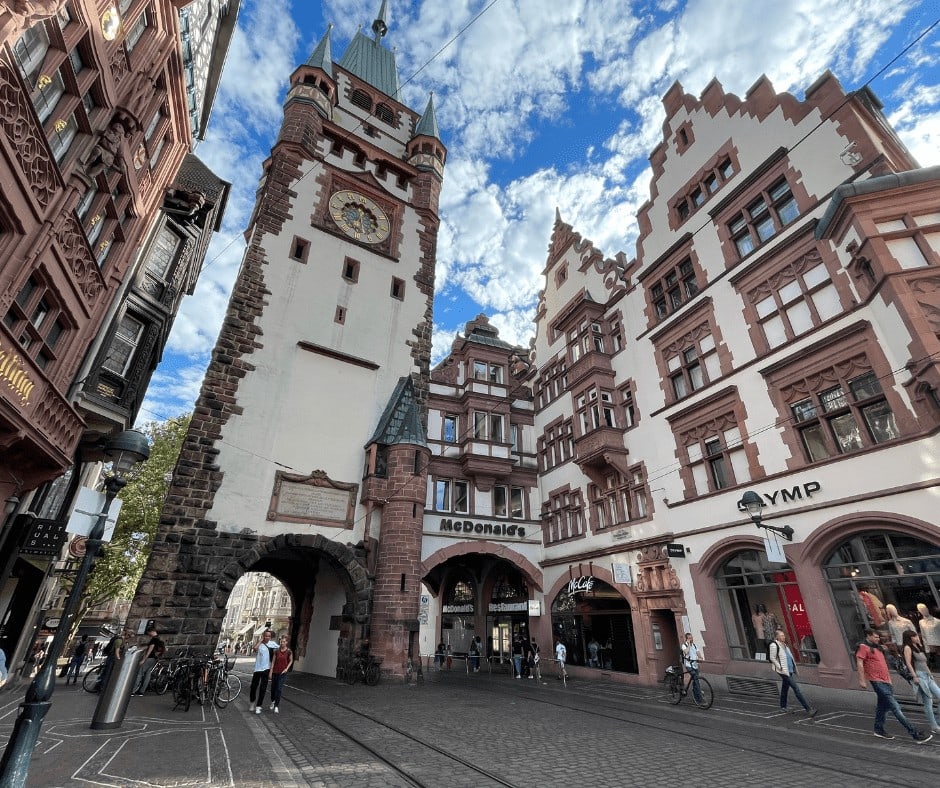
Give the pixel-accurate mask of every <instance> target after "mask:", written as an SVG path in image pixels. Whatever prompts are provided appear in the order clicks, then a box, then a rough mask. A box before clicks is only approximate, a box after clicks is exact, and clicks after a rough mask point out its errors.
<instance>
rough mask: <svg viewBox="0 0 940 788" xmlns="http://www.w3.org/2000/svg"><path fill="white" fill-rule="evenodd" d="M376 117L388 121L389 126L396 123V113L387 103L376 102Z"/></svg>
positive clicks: (384, 121)
mask: <svg viewBox="0 0 940 788" xmlns="http://www.w3.org/2000/svg"><path fill="white" fill-rule="evenodd" d="M375 117H376V118H378V119H379V120H380V121H382V122H383V123H387V124H388V125H389V126H394V125H395V113H393V112H392V110H391V108H390V107H389V106H388V105H387V104H376V107H375Z"/></svg>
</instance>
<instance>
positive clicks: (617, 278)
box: [468, 208, 637, 327]
mask: <svg viewBox="0 0 940 788" xmlns="http://www.w3.org/2000/svg"><path fill="white" fill-rule="evenodd" d="M568 249H572V250H573V251H574V253H575V254H576V255H577V256H578V270H579V271H581V272H582V273H583V272H585V271H587V269H588V268H589V267H590V266H592V265H593V266H594V270H595V271H597V272H598V273H600V274H602V275H603V276H604V286H605V287H606V289H607V290H608V291H609V292H610V295H615V294H617V293H619V292H620V291H622V290H625V289H626V288H627V287H628V286H629V284H630V283H629V275H630V274H631V273H632V272H633V270H634V269H635V268H636V266H637V263H636V261H635V260H633V261H628V260H627V256H626V255H625V254H624V253H623V252H617V254H616V255H614V257H613V258H610V257H605V256H604V253H603V252H602V251H601V250H600V249H598V248H597V247H596V246H594V244H593V242H592V241H590V240H589V239H587V238H584V237H583V236H582V235H581V234H580V233H577V232H575V230H574V228H572V226H571V225H570V224H568V223H567V222H565V221H563V220H562V218H561V212H560V211H559V210H558V208H555V225H554V227H553V228H552V237H551V240H550V241H549V244H548V260H547V262H546V264H545V269H544V270H543V271H542V273H543V275H547V274H548V272H549V271H550V270H551V269H552V268H553V267H554V265H555V263H557V262H558V261H559V260H560V259H561V258H562V256H563V255H564V254H565V252H567V251H568ZM542 296H543V292H542V291H540V292H539V310H540V309H541V308H542V302H543V300H544V299H543V298H542ZM537 311H538V310H537ZM468 327H469V324H468Z"/></svg>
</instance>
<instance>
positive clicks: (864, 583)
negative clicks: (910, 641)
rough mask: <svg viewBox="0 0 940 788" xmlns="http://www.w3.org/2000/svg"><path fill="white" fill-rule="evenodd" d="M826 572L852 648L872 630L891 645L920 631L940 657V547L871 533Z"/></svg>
mask: <svg viewBox="0 0 940 788" xmlns="http://www.w3.org/2000/svg"><path fill="white" fill-rule="evenodd" d="M824 571H825V572H826V577H827V578H828V580H829V587H830V588H831V589H832V596H833V599H834V600H835V603H836V613H837V614H838V616H839V620H840V622H841V623H842V631H843V634H844V635H845V638H846V645H847V646H848V647H849V649H852V650H854V647H855V645H857V644H858V643H859V642H860V641H861V640H863V639H864V631H865V630H866V629H877V630H878V631H879V632H881V639H882V643H884V644H885V645H889V646H890V645H891V644H898V645H899V644H900V641H901V636H902V634H903V633H904V630H906V629H914V630H915V631H917V630H919V631H920V635H921V639H922V640H923V643H924V645H925V646H926V647H927V650H928V651H931V652H932V653H934V654H937V655H940V618H937V617H938V616H940V546H938V545H936V544H929V543H928V542H925V541H922V540H921V539H917V538H915V537H912V536H905V535H903V534H899V533H893V532H886V531H867V532H864V533H860V534H857V535H856V536H853V537H851V538H850V539H847V540H846V541H844V542H843V543H842V544H840V545H839V546H838V547H837V548H836V549H835V550H834V551H833V552H832V554H831V555H830V556H829V558H828V560H827V561H826V562H825V565H824Z"/></svg>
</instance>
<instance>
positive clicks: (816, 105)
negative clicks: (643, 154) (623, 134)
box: [637, 71, 846, 260]
mask: <svg viewBox="0 0 940 788" xmlns="http://www.w3.org/2000/svg"><path fill="white" fill-rule="evenodd" d="M845 98H846V94H845V91H844V90H843V88H842V85H841V83H840V82H839V80H838V79H837V78H836V77H835V75H834V74H833V73H832V72H831V71H826V72H825V73H824V74H823V75H822V76H821V77H820V78H819V79H817V80H816V82H814V83H813V84H812V85H810V87H809V88H807V90H806V91H805V100H803V101H800V100H799V99H798V98H796V96H794V95H793V94H792V93H787V92H783V93H777V92H776V91H775V90H774V87H773V84H772V83H771V81H770V79H769V78H768V77H767V75H766V74H761V76H760V77H759V78H758V79H757V81H756V82H754V84H753V85H751V87H750V88H748V91H747V93H746V94H745V96H744V98H743V99H741V98H740V97H739V96H737V95H736V94H734V93H726V92H725V89H724V87H723V86H722V84H721V82H720V81H719V80H718V79H717V77H716V78H714V79H712V80H711V82H709V83H708V84H707V85H706V86H705V89H704V90H703V91H702V93H701V95H700V96H699V98H695V96H692V95H691V94H689V93H686V92H685V89H684V88H683V87H682V83H681V82H679V81H678V80H677V81H675V82H674V83H673V84H672V87H670V88H669V90H667V91H666V93H665V95H664V96H663V108H664V109H665V111H666V118H665V120H664V121H663V127H662V128H663V139H662V142H660V143H659V144H658V145H657V146H656V147H655V148H653V150H652V152H651V153H650V155H649V162H650V168H651V169H652V171H653V177H652V179H651V180H650V197H649V199H648V200H647V201H646V202H645V203H643V205H642V206H640V210H639V211H638V212H637V223H638V224H639V227H640V234H639V237H638V238H637V259H638V260H642V258H643V239H644V238H645V237H646V236H647V235H649V233H650V231H651V230H652V226H651V223H650V220H649V212H650V209H651V208H652V206H653V203H654V202H655V201H656V198H657V197H659V186H658V181H659V179H660V177H661V176H662V175H663V173H664V171H665V168H666V161H667V159H669V157H670V156H677V155H678V156H681V155H682V153H683V152H684V150H687V149H688V148H690V147H692V145H694V139H693V140H692V141H691V142H689V143H688V144H687V145H686V146H685V147H684V148H683V149H682V150H680V143H679V140H678V136H679V134H678V132H679V129H680V128H681V127H685V128H687V129H690V130H694V125H693V126H691V127H690V126H688V116H690V115H692V114H694V113H695V112H698V111H703V112H704V113H705V114H707V115H708V116H709V117H711V118H716V117H717V116H718V115H719V113H721V114H723V115H725V116H726V117H733V116H735V115H739V116H749V117H752V118H754V119H756V120H757V121H758V122H762V121H763V120H765V119H766V118H767V117H768V116H769V115H770V114H771V113H773V112H775V111H776V110H778V109H779V110H780V111H781V113H782V115H783V117H784V118H786V119H787V120H789V121H790V122H791V123H792V124H793V125H794V126H795V125H796V124H798V123H800V122H801V121H803V120H804V119H805V118H806V117H807V116H808V115H809V114H810V113H812V112H818V113H819V114H820V116H821V117H829V116H830V115H832V113H834V112H835V111H836V110H837V109H838V107H839V105H840V103H841V102H844V100H845ZM680 113H681V114H682V120H681V122H679V121H677V119H676V116H677V115H679V114H680Z"/></svg>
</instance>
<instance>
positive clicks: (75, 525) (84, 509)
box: [65, 487, 121, 542]
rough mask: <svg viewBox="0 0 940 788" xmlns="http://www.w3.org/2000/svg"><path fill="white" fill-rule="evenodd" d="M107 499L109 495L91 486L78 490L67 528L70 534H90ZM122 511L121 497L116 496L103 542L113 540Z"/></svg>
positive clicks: (105, 526)
mask: <svg viewBox="0 0 940 788" xmlns="http://www.w3.org/2000/svg"><path fill="white" fill-rule="evenodd" d="M106 499H107V496H106V495H105V494H104V493H103V492H98V491H97V490H93V489H91V487H82V488H81V489H80V490H79V491H78V498H77V500H76V501H75V508H74V509H73V510H72V514H71V515H70V516H69V522H68V525H67V526H66V527H65V530H66V531H67V532H68V533H70V534H76V535H78V536H89V535H90V534H91V529H92V528H93V527H94V525H95V521H96V520H97V519H98V517H99V516H100V515H101V511H102V509H104V503H105V500H106ZM120 513H121V499H120V498H115V499H114V500H113V501H111V506H110V508H109V509H108V516H107V519H106V520H105V524H104V536H103V537H102V538H101V540H102V541H103V542H110V541H111V537H112V536H113V535H114V526H115V524H116V523H117V518H118V515H119V514H120Z"/></svg>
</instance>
